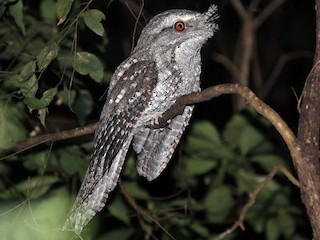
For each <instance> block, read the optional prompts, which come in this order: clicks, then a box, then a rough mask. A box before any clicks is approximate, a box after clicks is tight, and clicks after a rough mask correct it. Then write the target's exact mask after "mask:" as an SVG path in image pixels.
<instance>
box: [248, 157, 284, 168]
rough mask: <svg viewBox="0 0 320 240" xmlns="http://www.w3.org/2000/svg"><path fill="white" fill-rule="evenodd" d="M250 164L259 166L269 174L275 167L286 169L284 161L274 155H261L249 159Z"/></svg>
mask: <svg viewBox="0 0 320 240" xmlns="http://www.w3.org/2000/svg"><path fill="white" fill-rule="evenodd" d="M250 160H251V161H252V162H255V163H257V164H259V165H260V166H261V167H262V168H263V169H264V170H265V171H266V172H270V171H271V170H272V169H273V168H274V167H275V166H277V165H282V166H284V167H288V166H287V163H286V161H285V160H284V159H283V158H282V157H280V156H278V155H275V154H263V155H259V156H252V157H250Z"/></svg>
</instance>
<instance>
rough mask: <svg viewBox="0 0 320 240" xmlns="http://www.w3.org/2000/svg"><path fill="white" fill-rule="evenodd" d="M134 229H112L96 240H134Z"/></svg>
mask: <svg viewBox="0 0 320 240" xmlns="http://www.w3.org/2000/svg"><path fill="white" fill-rule="evenodd" d="M134 232H135V231H134V229H133V228H119V229H112V230H110V231H108V232H107V233H106V234H104V235H102V236H100V237H98V239H96V240H119V239H121V240H129V239H132V237H131V236H132V234H134Z"/></svg>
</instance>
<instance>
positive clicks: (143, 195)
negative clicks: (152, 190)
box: [123, 181, 149, 199]
mask: <svg viewBox="0 0 320 240" xmlns="http://www.w3.org/2000/svg"><path fill="white" fill-rule="evenodd" d="M123 185H124V187H125V189H126V190H127V191H128V193H129V195H130V196H131V197H133V198H135V199H148V198H149V194H148V193H147V192H146V191H145V190H143V189H141V188H140V187H139V185H138V184H137V183H136V182H133V181H132V182H123Z"/></svg>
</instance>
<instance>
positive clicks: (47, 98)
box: [41, 88, 58, 106]
mask: <svg viewBox="0 0 320 240" xmlns="http://www.w3.org/2000/svg"><path fill="white" fill-rule="evenodd" d="M57 91H58V89H57V88H50V89H48V90H46V91H45V92H44V93H43V95H42V97H41V102H43V103H44V104H45V106H48V105H49V104H50V103H51V101H52V100H53V98H54V97H55V96H56V94H57Z"/></svg>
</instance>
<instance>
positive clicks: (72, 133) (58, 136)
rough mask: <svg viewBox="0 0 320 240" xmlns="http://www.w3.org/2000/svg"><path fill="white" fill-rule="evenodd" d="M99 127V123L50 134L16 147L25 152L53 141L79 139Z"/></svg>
mask: <svg viewBox="0 0 320 240" xmlns="http://www.w3.org/2000/svg"><path fill="white" fill-rule="evenodd" d="M97 127H98V123H92V124H89V125H86V126H84V127H78V128H73V129H70V130H65V131H61V132H58V133H49V134H44V135H39V136H35V137H32V138H28V139H27V140H25V141H23V142H20V143H18V144H16V145H15V146H14V147H15V148H16V149H18V150H22V151H25V150H27V149H30V148H32V147H35V146H38V145H40V144H43V143H46V142H49V141H52V142H56V141H62V140H66V139H71V138H77V137H81V136H84V135H88V134H91V133H93V132H94V131H95V130H96V128H97Z"/></svg>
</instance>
